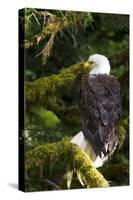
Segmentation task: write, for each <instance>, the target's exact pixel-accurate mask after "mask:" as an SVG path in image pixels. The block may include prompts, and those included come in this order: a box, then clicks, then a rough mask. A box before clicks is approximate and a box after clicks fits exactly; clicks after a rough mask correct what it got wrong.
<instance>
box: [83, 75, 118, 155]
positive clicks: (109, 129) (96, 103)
mask: <svg viewBox="0 0 133 200" xmlns="http://www.w3.org/2000/svg"><path fill="white" fill-rule="evenodd" d="M80 95H81V96H80V97H81V101H80V110H81V124H82V132H83V134H84V136H85V138H86V139H88V140H89V141H90V142H91V144H92V146H93V148H94V150H95V153H96V155H99V156H100V157H102V156H104V157H106V156H108V155H109V154H111V152H112V151H113V149H114V148H115V146H116V143H117V129H116V125H117V124H118V122H119V119H120V116H121V97H120V84H119V82H118V81H117V79H116V78H115V77H114V76H111V75H107V74H98V75H89V74H88V75H85V76H83V77H82V80H81V94H80Z"/></svg>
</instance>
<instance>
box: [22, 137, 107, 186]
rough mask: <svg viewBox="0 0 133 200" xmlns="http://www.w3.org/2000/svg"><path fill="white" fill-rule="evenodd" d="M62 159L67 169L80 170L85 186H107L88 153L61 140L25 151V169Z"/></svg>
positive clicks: (28, 169)
mask: <svg viewBox="0 0 133 200" xmlns="http://www.w3.org/2000/svg"><path fill="white" fill-rule="evenodd" d="M62 159H63V162H66V166H68V170H76V171H78V173H79V172H80V174H81V176H82V178H83V180H84V182H85V185H86V187H91V188H92V187H108V186H109V183H108V181H107V180H106V179H105V178H104V177H103V175H102V174H101V173H100V172H99V171H98V170H97V169H96V168H94V167H93V165H92V161H91V160H90V158H89V157H88V155H87V154H86V153H85V152H84V151H82V150H81V149H80V148H79V147H78V146H77V145H75V144H72V143H70V141H68V140H63V141H61V142H58V143H53V144H45V145H41V146H38V147H36V148H35V149H34V150H31V151H29V152H27V153H26V160H25V164H26V171H27V174H28V171H30V169H31V168H34V169H35V167H38V166H40V165H42V164H43V166H44V168H45V167H48V160H50V161H51V162H50V165H51V164H52V163H55V162H58V161H60V160H62Z"/></svg>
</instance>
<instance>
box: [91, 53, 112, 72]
mask: <svg viewBox="0 0 133 200" xmlns="http://www.w3.org/2000/svg"><path fill="white" fill-rule="evenodd" d="M87 63H88V64H89V65H90V67H91V71H90V72H89V74H109V73H110V63H109V60H108V58H107V57H106V56H104V55H100V54H94V55H91V56H90V57H89V59H88V61H87Z"/></svg>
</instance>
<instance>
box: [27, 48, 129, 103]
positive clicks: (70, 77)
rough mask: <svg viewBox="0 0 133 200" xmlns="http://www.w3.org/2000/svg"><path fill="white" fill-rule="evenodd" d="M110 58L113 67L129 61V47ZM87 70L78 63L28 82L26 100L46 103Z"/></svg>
mask: <svg viewBox="0 0 133 200" xmlns="http://www.w3.org/2000/svg"><path fill="white" fill-rule="evenodd" d="M123 55H124V56H123ZM109 59H110V62H111V65H112V66H113V67H114V66H119V65H121V64H124V63H126V62H128V49H126V50H124V51H122V52H120V53H119V54H118V55H114V56H112V57H110V58H109ZM87 72H88V69H87V68H86V67H85V65H84V63H78V64H75V65H73V66H71V67H69V68H65V69H62V70H61V71H60V73H59V74H57V75H52V76H50V77H42V78H40V79H37V80H35V81H33V82H27V83H26V102H27V103H30V104H34V103H36V102H39V103H41V104H43V105H46V104H47V100H48V97H49V96H53V95H55V96H56V95H57V94H58V93H59V92H60V89H61V88H63V89H64V90H65V89H69V88H71V86H72V85H73V83H74V81H75V80H76V79H77V78H78V77H80V75H81V74H82V73H87Z"/></svg>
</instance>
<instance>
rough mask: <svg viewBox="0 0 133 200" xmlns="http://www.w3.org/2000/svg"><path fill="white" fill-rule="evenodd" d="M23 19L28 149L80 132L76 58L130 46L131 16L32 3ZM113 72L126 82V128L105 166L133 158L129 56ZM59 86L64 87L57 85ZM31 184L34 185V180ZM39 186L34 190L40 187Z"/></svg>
mask: <svg viewBox="0 0 133 200" xmlns="http://www.w3.org/2000/svg"><path fill="white" fill-rule="evenodd" d="M23 14H24V17H23ZM19 20H20V29H21V30H22V31H24V34H25V38H24V40H22V41H20V45H21V47H22V48H24V54H25V80H26V82H27V86H26V87H27V88H28V93H26V94H27V98H29V101H27V102H26V103H27V104H26V118H25V132H24V138H25V144H26V151H28V150H31V149H34V148H35V147H37V146H38V145H40V144H44V143H52V142H57V141H59V140H62V139H64V138H66V137H72V136H73V135H75V134H76V133H77V132H78V131H80V129H81V127H80V111H79V107H78V105H79V100H80V79H76V76H75V74H74V73H75V71H76V72H77V68H79V65H77V63H82V62H85V61H87V59H88V57H89V55H91V54H93V53H99V54H104V55H105V56H107V57H111V56H113V55H117V54H119V53H120V52H121V51H123V50H124V49H127V48H128V47H129V16H128V15H121V14H103V13H90V12H73V11H58V10H57V11H56V10H44V9H31V8H27V9H24V10H21V11H20V17H19ZM71 72H74V73H73V74H72V73H71ZM111 73H112V74H113V75H114V76H116V77H117V78H118V80H119V82H120V84H121V94H122V108H123V115H122V120H121V122H120V124H119V127H118V128H119V129H120V130H121V131H120V132H121V136H120V137H119V138H118V139H119V141H118V144H119V148H118V149H117V150H116V152H115V153H114V155H113V156H112V158H111V159H110V161H109V163H107V164H106V165H107V166H106V167H108V165H110V164H112V163H113V162H116V163H122V164H123V163H125V160H126V163H128V159H129V155H128V152H129V128H128V127H129V120H128V118H129V66H128V61H127V62H125V63H123V64H120V65H118V66H117V65H116V66H115V67H113V68H112V70H111ZM55 75H57V76H55ZM46 80H47V82H46ZM44 81H45V84H44ZM46 83H47V84H46ZM52 83H54V84H52ZM63 84H64V85H63ZM61 85H62V86H63V87H60V86H61ZM56 87H58V88H59V89H58V90H55V88H56ZM53 91H55V93H53ZM40 93H41V94H42V97H41V99H40V96H39V95H40ZM49 94H52V95H49ZM33 102H34V103H33ZM116 176H117V174H116ZM110 177H111V178H112V177H113V178H112V180H110V181H112V185H124V184H125V185H127V184H128V181H129V179H128V178H127V177H126V178H123V179H120V180H119V181H118V180H117V179H115V178H114V176H110ZM124 177H125V176H124ZM29 184H30V186H29V185H28V186H27V187H28V188H29V190H30V188H32V186H33V185H32V181H31V182H29ZM39 184H40V185H39V186H36V187H40V188H42V185H41V184H42V183H40V182H39ZM43 184H44V183H43ZM46 185H47V184H46ZM36 187H35V188H32V189H31V190H39V189H38V188H36ZM46 187H48V186H46ZM45 189H46V188H45Z"/></svg>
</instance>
